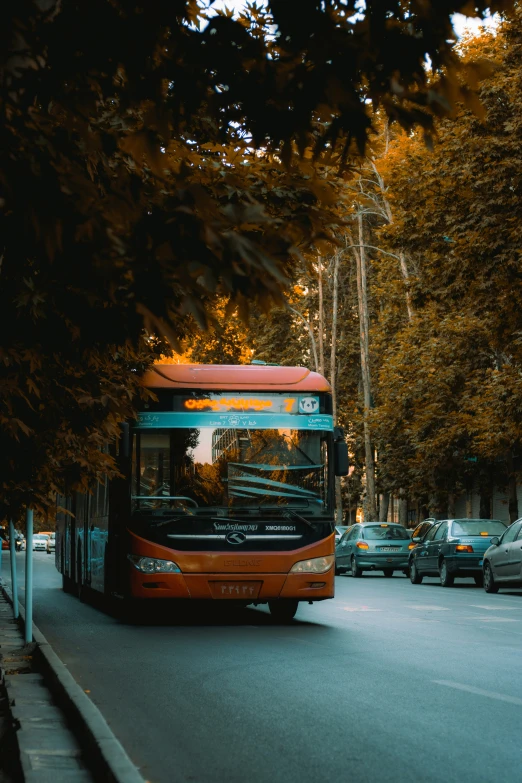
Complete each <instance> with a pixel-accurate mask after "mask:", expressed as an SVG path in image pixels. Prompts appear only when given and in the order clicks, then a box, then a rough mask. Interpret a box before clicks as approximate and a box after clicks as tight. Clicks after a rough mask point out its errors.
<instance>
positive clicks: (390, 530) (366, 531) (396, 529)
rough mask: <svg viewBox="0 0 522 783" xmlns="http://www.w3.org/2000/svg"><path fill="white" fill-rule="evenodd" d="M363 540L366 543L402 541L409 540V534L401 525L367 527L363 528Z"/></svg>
mask: <svg viewBox="0 0 522 783" xmlns="http://www.w3.org/2000/svg"><path fill="white" fill-rule="evenodd" d="M362 537H363V538H365V539H367V540H368V541H378V540H379V539H382V540H384V541H387V540H394V539H395V540H401V541H402V540H404V539H409V538H410V534H409V532H408V531H407V530H406V528H405V527H402V525H393V526H392V525H368V526H365V527H364V528H363V535H362Z"/></svg>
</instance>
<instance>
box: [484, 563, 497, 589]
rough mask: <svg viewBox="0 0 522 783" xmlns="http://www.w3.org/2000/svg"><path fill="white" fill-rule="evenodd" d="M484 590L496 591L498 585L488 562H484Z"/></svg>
mask: <svg viewBox="0 0 522 783" xmlns="http://www.w3.org/2000/svg"><path fill="white" fill-rule="evenodd" d="M484 590H485V591H486V593H498V586H497V585H496V584H495V578H494V576H493V570H492V568H491V566H490V564H489V563H484Z"/></svg>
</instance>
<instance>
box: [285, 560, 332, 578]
mask: <svg viewBox="0 0 522 783" xmlns="http://www.w3.org/2000/svg"><path fill="white" fill-rule="evenodd" d="M334 560H335V557H334V556H333V555H326V556H325V557H314V558H312V560H300V561H299V562H298V563H294V565H293V566H292V568H291V569H290V573H291V574H325V573H326V572H327V571H329V570H330V568H331V567H332V566H333V563H334Z"/></svg>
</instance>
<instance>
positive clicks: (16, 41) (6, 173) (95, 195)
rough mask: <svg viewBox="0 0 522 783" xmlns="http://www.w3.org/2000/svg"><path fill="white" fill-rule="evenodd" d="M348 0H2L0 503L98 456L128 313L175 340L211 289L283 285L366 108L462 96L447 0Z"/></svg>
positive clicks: (394, 111) (313, 233)
mask: <svg viewBox="0 0 522 783" xmlns="http://www.w3.org/2000/svg"><path fill="white" fill-rule="evenodd" d="M512 5H513V4H512V3H510V2H497V3H490V2H487V3H486V2H478V3H475V8H476V9H477V12H479V13H482V12H484V10H485V9H486V7H494V8H508V7H510V6H512ZM366 9H367V10H366V13H365V14H364V15H361V14H359V15H358V14H356V13H355V12H356V10H357V9H356V3H353V2H351V0H350V1H349V2H340V0H332V2H329V3H317V2H314V1H312V0H299V2H291V1H288V0H270V2H269V3H268V6H266V7H265V6H263V7H259V6H257V5H256V4H255V3H251V4H249V5H248V8H247V10H246V11H245V12H244V13H243V14H242V15H241V16H240V17H239V18H237V19H233V18H232V17H231V15H230V14H227V13H226V12H225V13H222V14H220V15H218V16H214V17H211V18H208V19H206V18H205V13H204V12H203V11H202V9H201V8H200V6H199V4H198V3H197V2H196V0H149V1H148V2H146V3H136V2H135V0H93V2H90V3H73V2H70V1H69V0H63V1H62V2H60V3H54V2H44V1H43V0H16V2H14V1H13V0H8V1H7V2H4V3H2V7H1V9H0V38H1V48H0V51H1V61H0V238H1V243H0V260H1V272H0V275H1V278H0V279H1V282H2V288H1V297H2V299H1V307H0V334H1V342H0V367H1V372H0V396H1V399H0V454H1V456H0V474H1V475H0V483H1V488H2V489H1V493H2V503H3V507H2V510H3V512H4V513H5V514H14V515H16V514H17V513H18V512H19V510H20V508H21V507H23V506H24V505H28V504H30V503H32V504H33V505H35V506H36V507H37V508H38V509H40V510H41V511H45V509H46V508H48V507H49V505H50V504H52V498H53V494H54V493H55V492H56V491H57V490H60V491H65V490H66V489H70V488H71V487H75V486H76V487H82V488H84V487H86V486H87V485H88V484H90V483H91V482H92V481H94V480H96V479H97V478H99V477H100V476H101V475H103V474H104V473H106V472H107V471H109V472H110V471H111V470H114V469H115V466H114V464H113V462H112V460H111V458H110V456H107V455H104V454H103V453H102V452H101V451H100V447H101V446H104V445H107V444H108V443H110V442H112V441H114V439H115V438H116V436H117V431H118V422H119V421H120V420H122V419H124V418H128V417H130V416H132V415H133V411H134V410H135V406H136V401H137V398H138V377H139V375H140V373H141V371H142V370H143V369H144V368H145V367H146V366H147V364H148V363H150V362H151V361H152V360H153V358H154V355H155V353H154V351H155V350H156V348H157V350H158V351H160V350H162V349H161V347H160V346H159V344H154V346H155V347H154V346H153V345H152V344H151V343H150V341H148V340H147V339H144V336H143V335H144V332H143V330H144V328H145V330H146V333H147V334H148V335H151V334H155V335H156V336H157V337H158V339H159V340H162V339H163V338H164V337H167V338H168V339H169V340H170V342H171V344H172V345H174V346H177V347H178V348H179V346H180V345H181V341H182V340H184V339H190V336H191V334H192V330H193V329H194V324H197V325H198V326H199V328H201V329H205V328H206V327H207V326H208V325H209V323H210V324H212V323H213V308H214V302H215V301H216V297H218V299H225V300H227V301H230V303H231V307H232V310H231V312H232V311H233V310H234V309H236V310H237V312H238V313H239V315H240V316H242V317H243V318H245V317H246V316H247V311H248V310H249V308H250V309H252V311H253V312H259V313H263V312H266V311H267V310H269V309H270V308H271V307H273V306H274V303H275V304H276V305H279V306H283V307H284V306H285V302H286V298H285V294H284V290H285V288H286V290H289V288H290V287H291V286H292V285H293V283H294V281H295V279H296V278H297V277H298V275H299V274H300V272H299V269H300V266H299V264H300V263H301V262H302V260H303V259H305V258H306V254H307V253H308V254H309V253H311V252H313V249H314V247H317V246H318V245H319V244H320V243H321V242H323V243H324V242H334V243H335V242H336V241H337V239H336V238H337V237H338V236H339V232H340V230H341V226H342V222H343V220H344V215H343V210H342V209H339V206H340V205H341V204H343V203H345V202H344V200H343V183H345V182H346V180H347V179H349V178H350V176H351V175H352V170H353V168H354V162H355V161H356V159H357V156H360V155H361V154H362V153H363V151H364V149H365V146H366V145H367V143H368V139H369V138H370V137H371V135H372V127H373V126H374V125H375V122H374V115H373V112H375V111H377V112H379V113H380V114H381V115H385V116H386V117H388V118H389V119H390V120H391V121H394V122H395V124H396V125H397V126H401V127H403V128H405V129H406V130H407V131H410V130H411V129H412V128H414V127H417V126H420V127H421V128H422V131H421V135H422V136H423V138H427V139H429V138H431V137H432V136H433V134H434V123H435V122H436V120H437V118H438V117H440V116H444V115H447V114H448V113H451V112H452V111H453V110H454V107H455V106H456V104H457V102H458V101H462V102H463V103H464V105H467V106H470V107H472V106H474V105H475V104H476V98H475V97H474V87H475V84H474V82H476V81H477V79H478V77H480V76H484V75H485V74H486V73H487V72H489V70H490V69H489V66H487V65H484V63H483V62H481V61H480V59H478V60H477V61H476V62H474V63H469V64H468V66H467V68H464V69H463V68H461V64H460V59H459V56H458V53H457V52H456V50H455V46H454V36H453V33H452V28H451V21H450V20H451V14H452V13H453V12H455V11H466V10H469V4H468V3H466V2H464V1H463V0H460V2H459V1H457V0H455V1H454V2H445V3H444V4H443V8H441V4H440V3H435V2H423V3H411V4H410V3H405V4H396V3H393V4H387V3H381V2H372V1H371V0H368V2H367V3H366ZM274 30H276V31H277V34H275V35H274ZM427 57H428V58H429V60H430V62H431V64H432V72H431V74H430V73H429V72H428V70H427V69H426V67H425V63H426V58H427ZM448 132H449V131H448ZM329 172H331V173H332V174H331V176H330V174H329ZM333 172H335V174H334V173H333ZM343 172H344V173H343ZM449 230H450V229H449V228H448V231H449ZM470 230H471V229H470ZM453 233H456V232H453ZM389 241H390V242H393V241H394V240H393V238H391V237H390V239H389ZM455 241H456V240H455ZM434 263H435V260H434ZM419 296H420V293H419ZM135 371H136V372H135ZM491 388H492V389H493V387H491Z"/></svg>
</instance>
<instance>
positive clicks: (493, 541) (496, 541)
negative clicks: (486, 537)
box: [491, 536, 500, 546]
mask: <svg viewBox="0 0 522 783" xmlns="http://www.w3.org/2000/svg"><path fill="white" fill-rule="evenodd" d="M491 544H492V546H498V545H499V544H500V538H499V537H498V536H493V538H492V539H491Z"/></svg>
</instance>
